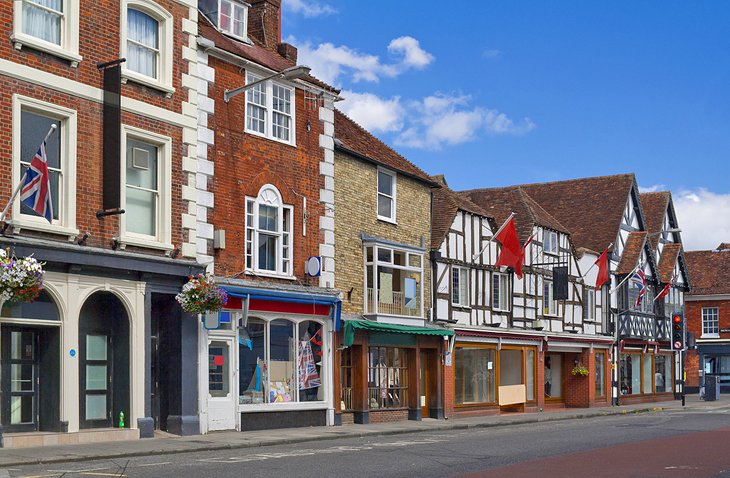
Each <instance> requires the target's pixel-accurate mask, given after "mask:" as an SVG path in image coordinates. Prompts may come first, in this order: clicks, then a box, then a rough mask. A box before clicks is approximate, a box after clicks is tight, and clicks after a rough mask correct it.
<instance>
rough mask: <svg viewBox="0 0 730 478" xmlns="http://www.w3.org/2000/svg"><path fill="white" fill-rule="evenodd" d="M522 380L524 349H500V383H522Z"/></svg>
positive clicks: (501, 384)
mask: <svg viewBox="0 0 730 478" xmlns="http://www.w3.org/2000/svg"><path fill="white" fill-rule="evenodd" d="M523 383H525V382H524V381H523V380H522V350H509V349H502V350H500V351H499V385H500V386H503V385H520V384H523Z"/></svg>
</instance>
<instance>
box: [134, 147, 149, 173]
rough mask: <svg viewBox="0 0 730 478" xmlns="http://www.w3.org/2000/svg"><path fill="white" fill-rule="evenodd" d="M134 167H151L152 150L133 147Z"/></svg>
mask: <svg viewBox="0 0 730 478" xmlns="http://www.w3.org/2000/svg"><path fill="white" fill-rule="evenodd" d="M132 167H133V168H134V169H143V170H145V171H146V170H148V169H150V152H149V151H147V150H146V149H141V148H132Z"/></svg>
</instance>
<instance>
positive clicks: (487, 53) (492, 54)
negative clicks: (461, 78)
mask: <svg viewBox="0 0 730 478" xmlns="http://www.w3.org/2000/svg"><path fill="white" fill-rule="evenodd" d="M482 56H483V57H484V58H488V59H490V60H497V59H499V58H501V57H502V52H501V51H499V50H497V49H496V48H490V49H488V50H484V51H483V52H482Z"/></svg>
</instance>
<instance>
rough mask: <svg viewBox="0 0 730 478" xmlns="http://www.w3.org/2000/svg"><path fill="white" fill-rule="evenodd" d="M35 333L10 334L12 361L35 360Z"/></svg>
mask: <svg viewBox="0 0 730 478" xmlns="http://www.w3.org/2000/svg"><path fill="white" fill-rule="evenodd" d="M34 336H35V334H34V333H33V332H15V331H13V332H11V333H10V358H11V359H12V360H34V359H35V347H34V344H33V340H34Z"/></svg>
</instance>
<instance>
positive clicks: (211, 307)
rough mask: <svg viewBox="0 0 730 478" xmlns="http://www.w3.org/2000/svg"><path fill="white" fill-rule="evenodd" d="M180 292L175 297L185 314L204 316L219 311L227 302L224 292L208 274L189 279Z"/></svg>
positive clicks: (226, 295)
mask: <svg viewBox="0 0 730 478" xmlns="http://www.w3.org/2000/svg"><path fill="white" fill-rule="evenodd" d="M189 279H190V280H188V282H187V283H186V284H185V285H184V286H183V288H182V292H180V293H179V294H178V295H176V296H175V299H177V301H178V303H179V304H180V306H181V307H182V308H183V310H184V311H185V312H188V313H191V314H205V313H206V312H213V311H216V310H219V309H220V308H221V307H223V305H224V304H225V303H226V301H227V300H228V294H226V291H225V290H223V289H221V288H220V287H218V286H217V285H215V281H214V280H213V277H212V276H211V275H210V274H200V275H199V276H198V277H189Z"/></svg>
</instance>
